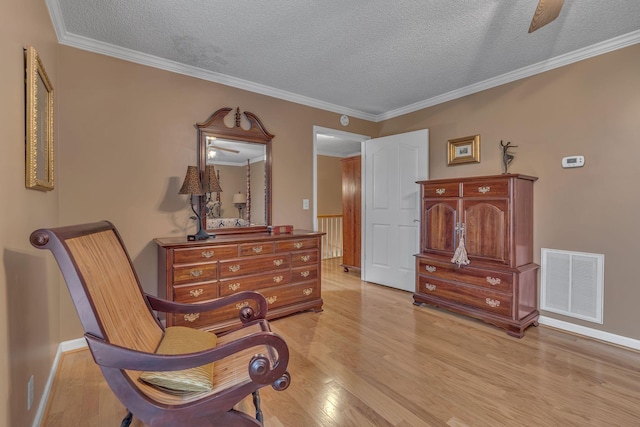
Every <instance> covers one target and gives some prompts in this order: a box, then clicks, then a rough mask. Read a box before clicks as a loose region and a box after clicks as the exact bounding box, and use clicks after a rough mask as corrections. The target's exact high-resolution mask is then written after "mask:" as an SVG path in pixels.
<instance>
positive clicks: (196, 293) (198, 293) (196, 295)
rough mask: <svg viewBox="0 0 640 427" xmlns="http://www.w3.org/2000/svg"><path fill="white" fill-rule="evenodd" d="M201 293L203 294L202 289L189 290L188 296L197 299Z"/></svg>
mask: <svg viewBox="0 0 640 427" xmlns="http://www.w3.org/2000/svg"><path fill="white" fill-rule="evenodd" d="M203 293H204V289H191V290H190V291H189V295H191V296H192V297H194V298H198V297H199V296H200V295H202V294H203Z"/></svg>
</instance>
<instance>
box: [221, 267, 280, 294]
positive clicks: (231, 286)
mask: <svg viewBox="0 0 640 427" xmlns="http://www.w3.org/2000/svg"><path fill="white" fill-rule="evenodd" d="M290 282H291V271H290V270H280V271H274V272H270V273H269V274H257V275H255V276H244V277H238V278H233V279H225V280H221V281H220V296H225V295H231V294H235V293H236V292H241V291H258V290H260V289H264V288H270V287H274V286H280V285H287V284H289V283H290Z"/></svg>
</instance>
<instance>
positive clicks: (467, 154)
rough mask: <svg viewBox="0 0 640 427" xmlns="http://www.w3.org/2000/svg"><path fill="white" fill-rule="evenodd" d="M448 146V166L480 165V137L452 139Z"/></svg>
mask: <svg viewBox="0 0 640 427" xmlns="http://www.w3.org/2000/svg"><path fill="white" fill-rule="evenodd" d="M447 145H448V150H447V153H448V156H447V161H448V162H447V166H452V165H459V164H463V163H480V135H473V136H465V137H464V138H457V139H450V140H449V141H447Z"/></svg>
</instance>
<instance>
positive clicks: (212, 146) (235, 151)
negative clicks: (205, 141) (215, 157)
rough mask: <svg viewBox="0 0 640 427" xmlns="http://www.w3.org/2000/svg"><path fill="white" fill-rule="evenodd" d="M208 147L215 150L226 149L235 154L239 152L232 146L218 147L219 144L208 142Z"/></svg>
mask: <svg viewBox="0 0 640 427" xmlns="http://www.w3.org/2000/svg"><path fill="white" fill-rule="evenodd" d="M208 147H211V148H215V149H216V150H220V151H228V152H230V153H236V154H238V153H239V151H238V150H234V149H232V148H225V147H219V146H217V145H213V144H209V145H208Z"/></svg>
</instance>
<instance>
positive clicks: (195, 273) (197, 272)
mask: <svg viewBox="0 0 640 427" xmlns="http://www.w3.org/2000/svg"><path fill="white" fill-rule="evenodd" d="M189 274H190V275H191V277H200V276H202V270H191V271H190V272H189Z"/></svg>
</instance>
